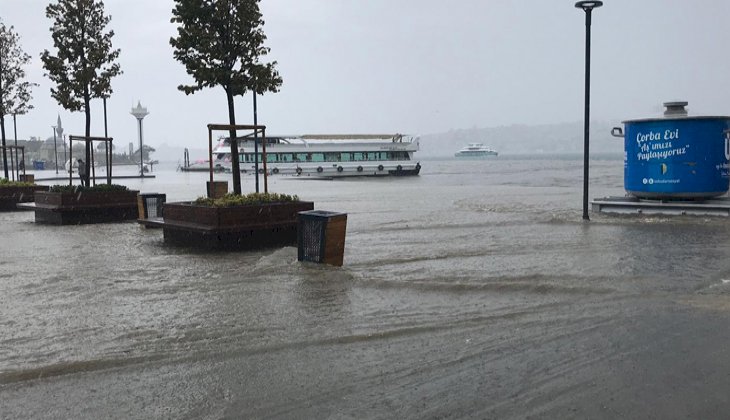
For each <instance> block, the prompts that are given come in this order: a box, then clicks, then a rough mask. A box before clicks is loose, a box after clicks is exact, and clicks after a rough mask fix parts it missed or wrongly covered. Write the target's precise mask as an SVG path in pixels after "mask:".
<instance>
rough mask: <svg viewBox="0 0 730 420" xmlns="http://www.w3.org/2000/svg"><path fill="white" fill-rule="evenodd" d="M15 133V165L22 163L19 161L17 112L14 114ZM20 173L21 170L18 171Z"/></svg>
mask: <svg viewBox="0 0 730 420" xmlns="http://www.w3.org/2000/svg"><path fill="white" fill-rule="evenodd" d="M13 135H14V136H15V165H20V163H19V161H18V127H17V125H16V123H15V114H13ZM23 166H25V162H23ZM16 167H17V166H16ZM18 175H20V172H18Z"/></svg>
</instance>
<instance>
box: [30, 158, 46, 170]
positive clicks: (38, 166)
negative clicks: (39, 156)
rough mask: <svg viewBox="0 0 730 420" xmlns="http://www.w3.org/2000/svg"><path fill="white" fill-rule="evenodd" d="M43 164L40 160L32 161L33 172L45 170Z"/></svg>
mask: <svg viewBox="0 0 730 420" xmlns="http://www.w3.org/2000/svg"><path fill="white" fill-rule="evenodd" d="M44 164H45V162H43V161H42V160H34V161H33V169H35V170H43V169H44V168H45V165H44Z"/></svg>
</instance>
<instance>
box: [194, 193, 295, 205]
mask: <svg viewBox="0 0 730 420" xmlns="http://www.w3.org/2000/svg"><path fill="white" fill-rule="evenodd" d="M292 201H299V197H298V196H296V195H288V194H277V193H268V194H265V193H250V194H245V195H239V194H233V193H229V194H226V195H224V196H223V197H221V198H216V199H212V198H208V197H198V198H197V199H196V200H195V201H194V204H197V205H201V206H211V207H235V206H247V205H252V204H264V203H287V202H292Z"/></svg>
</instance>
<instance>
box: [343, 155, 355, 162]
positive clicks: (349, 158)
mask: <svg viewBox="0 0 730 420" xmlns="http://www.w3.org/2000/svg"><path fill="white" fill-rule="evenodd" d="M353 160H355V154H354V153H342V161H343V162H349V161H353Z"/></svg>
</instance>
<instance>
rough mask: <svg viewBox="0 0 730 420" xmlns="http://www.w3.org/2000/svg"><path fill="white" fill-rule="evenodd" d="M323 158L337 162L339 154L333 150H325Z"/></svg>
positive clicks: (326, 160)
mask: <svg viewBox="0 0 730 420" xmlns="http://www.w3.org/2000/svg"><path fill="white" fill-rule="evenodd" d="M324 160H325V162H339V160H340V154H339V153H335V152H325V154H324Z"/></svg>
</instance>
